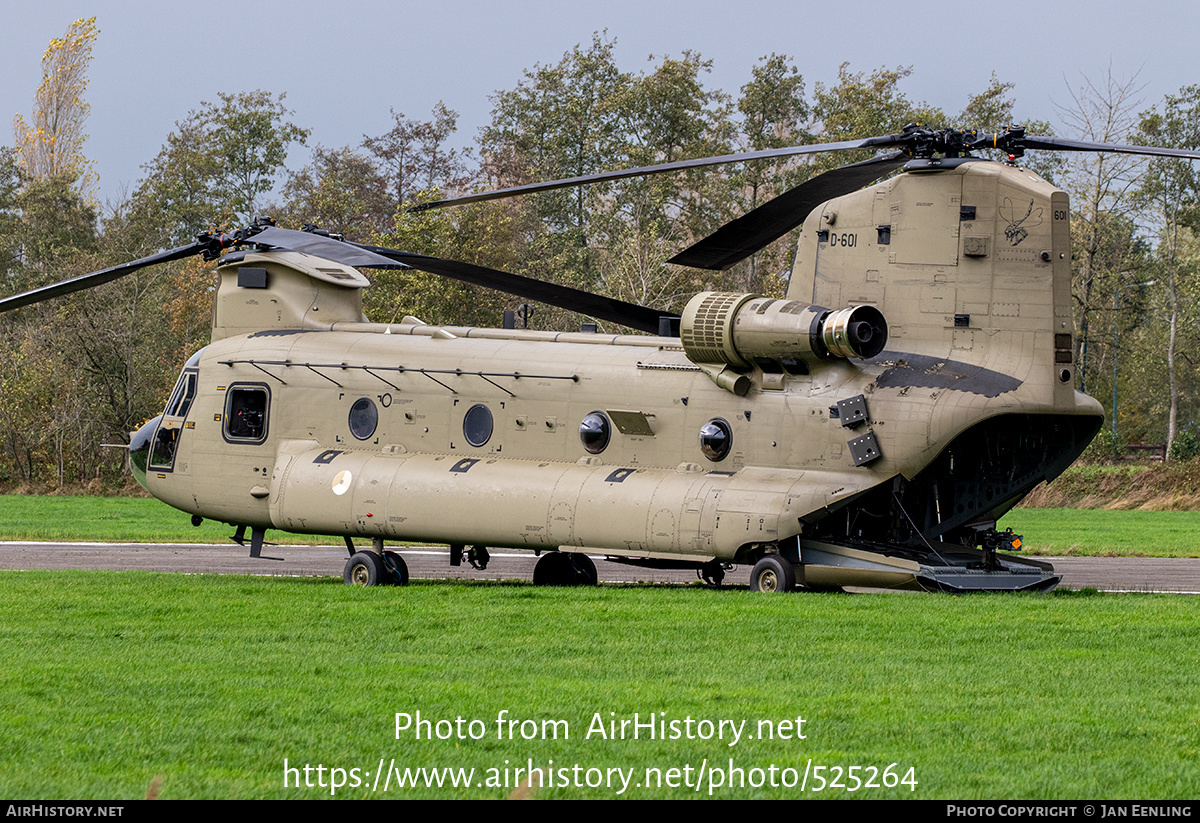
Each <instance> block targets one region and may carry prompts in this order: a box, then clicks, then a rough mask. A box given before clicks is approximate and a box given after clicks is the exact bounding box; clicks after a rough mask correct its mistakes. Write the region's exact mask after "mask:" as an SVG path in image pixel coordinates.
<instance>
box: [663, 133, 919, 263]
mask: <svg viewBox="0 0 1200 823" xmlns="http://www.w3.org/2000/svg"><path fill="white" fill-rule="evenodd" d="M907 159H908V157H907V155H906V154H905V153H904V152H899V151H896V152H891V153H889V154H885V155H881V156H879V157H872V158H871V159H870V160H864V161H862V162H861V163H852V164H850V165H849V166H842V167H841V168H838V169H834V170H833V171H827V172H825V173H824V174H819V175H817V176H816V177H814V178H812V179H811V180H806V181H805V182H803V183H801V184H800V185H798V186H795V187H793V188H790V189H788V190H787V191H785V192H784V193H783V194H781V195H779V196H778V197H775V198H773V199H771V200H768V201H767V202H766V203H763V204H762V205H761V206H759V207H758V208H756V209H753V210H752V211H749V212H746V214H743V215H742V216H741V217H739V218H737V219H736V220H731V221H730V222H728V223H726V224H725V225H723V226H721V228H719V229H717V230H716V231H715V232H713V233H712V234H710V235H708V236H707V237H705V238H704V239H703V240H700V241H699V242H697V243H695V244H693V245H691V246H689V247H688V248H686V249H684V250H683V251H681V252H680V253H679V254H677V255H675V256H674V257H672V258H671V259H670V260H668V261H667V262H668V263H675V264H677V265H680V266H691V267H692V268H696V269H712V270H714V271H724V270H725V269H727V268H729V267H730V266H732V265H734V264H735V263H738V262H740V261H742V260H745V259H746V258H747V257H749V256H750V255H752V254H754V253H755V252H756V251H758V250H760V249H762V248H765V247H766V246H767V245H769V244H770V243H773V242H774V241H776V240H778V239H779V238H780V237H783V235H785V234H787V233H788V232H789V231H791V230H792V229H794V228H796V226H799V225H800V224H801V223H803V222H804V220H805V218H806V217H808V215H809V212H811V211H812V210H813V209H814V208H816V207H817V206H818V205H820V204H821V203H824V202H825V201H826V200H829V199H831V198H833V197H838V196H840V195H843V194H849V193H850V192H852V191H857V190H858V189H861V188H862V187H863V186H865V185H867V184H868V183H870V182H871V181H873V180H876V179H878V178H880V177H882V176H883V175H885V174H887V173H888V172H891V171H894V170H895V169H898V168H899V167H900V166H902V165H903V164H904V162H905V161H906V160H907Z"/></svg>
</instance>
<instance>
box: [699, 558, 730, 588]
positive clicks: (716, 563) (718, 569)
mask: <svg viewBox="0 0 1200 823" xmlns="http://www.w3.org/2000/svg"><path fill="white" fill-rule="evenodd" d="M700 579H701V580H703V581H704V582H705V583H706V584H708V585H709V586H712V587H713V588H714V589H715V588H717V587H718V586H720V585H721V582H722V581H723V580H724V579H725V564H724V563H722V562H721V561H720V560H715V559H714V560H709V561H708V562H707V563H705V564H704V565H703V566H701V567H700Z"/></svg>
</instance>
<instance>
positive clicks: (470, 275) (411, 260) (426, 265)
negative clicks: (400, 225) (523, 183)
mask: <svg viewBox="0 0 1200 823" xmlns="http://www.w3.org/2000/svg"><path fill="white" fill-rule="evenodd" d="M352 245H356V246H358V245H359V244H358V243H354V244H352ZM360 248H362V249H364V250H366V251H369V252H371V253H373V254H376V255H382V256H384V257H392V258H394V259H395V260H396V261H397V262H400V263H402V264H403V265H404V266H405V267H410V268H414V269H420V270H421V271H427V272H429V273H430V274H440V275H442V276H443V277H449V278H452V279H454V280H461V281H463V282H464V283H472V284H474V285H476V286H483V287H485V288H489V289H495V290H496V291H502V292H504V293H506V294H512V295H516V296H517V297H524V298H527V299H529V300H536V301H538V302H539V303H546V304H548V305H551V306H558V307H559V308H562V309H567V310H568V311H574V312H579V313H580V314H586V315H587V316H589V317H595V318H597V319H599V320H606V321H608V322H610V323H617V324H619V325H622V326H628V327H630V328H632V329H638V330H640V331H644V332H649V333H650V334H658V330H659V324H658V321H659V318H660V317H674V316H675V314H674V313H673V312H668V311H661V310H659V309H652V308H647V307H646V306H639V305H638V304H636V303H627V302H625V301H624V300H617V299H615V298H612V297H603V296H601V295H599V294H592V293H591V292H586V291H582V290H580V289H573V288H571V287H570V286H559V285H557V284H555V283H546V282H544V281H542V280H534V279H533V278H530V277H523V276H521V275H519V274H511V273H509V272H503V271H499V270H498V269H489V268H487V267H486V266H476V265H475V264H473V263H463V262H461V261H458V260H446V259H443V258H440V257H427V256H425V255H423V254H413V253H412V252H406V251H399V250H397V249H388V248H384V247H382V246H366V245H362V246H360Z"/></svg>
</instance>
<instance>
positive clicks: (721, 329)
mask: <svg viewBox="0 0 1200 823" xmlns="http://www.w3.org/2000/svg"><path fill="white" fill-rule="evenodd" d="M679 329H680V337H681V339H682V341H683V349H684V351H685V352H686V353H687V356H688V359H689V360H691V361H692V362H693V363H724V364H727V365H730V366H733V367H735V368H750V367H752V366H753V365H755V364H756V363H761V362H762V361H773V362H775V363H780V364H783V365H785V366H786V365H788V364H789V363H794V362H796V361H798V360H807V361H813V360H829V359H832V358H850V357H858V358H864V359H865V358H869V357H874V356H875V355H877V354H879V353H880V352H881V351H883V348H884V346H886V345H887V336H888V329H887V320H885V319H884V317H883V313H882V312H880V311H879V310H878V309H876V308H875V307H874V306H850V307H848V308H844V309H838V310H837V311H830V310H829V309H826V308H823V307H822V306H810V305H806V304H804V303H801V302H799V301H797V300H779V299H776V298H771V297H763V296H762V295H757V294H735V293H730V292H711V291H710V292H701V293H700V294H697V295H696V296H695V297H693V298H692V299H691V300H689V301H688V304H687V306H686V307H685V308H684V310H683V319H682V321H681V323H680V327H679Z"/></svg>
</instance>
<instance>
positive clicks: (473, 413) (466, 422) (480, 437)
mask: <svg viewBox="0 0 1200 823" xmlns="http://www.w3.org/2000/svg"><path fill="white" fill-rule="evenodd" d="M463 437H465V438H467V442H468V443H470V444H471V445H472V446H482V445H484V444H485V443H487V442H488V441H489V440H491V439H492V412H491V410H490V409H489V408H488V407H487V406H485V405H483V404H482V403H477V404H475V405H474V406H472V407H471V408H469V409H467V414H466V416H465V417H463Z"/></svg>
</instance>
